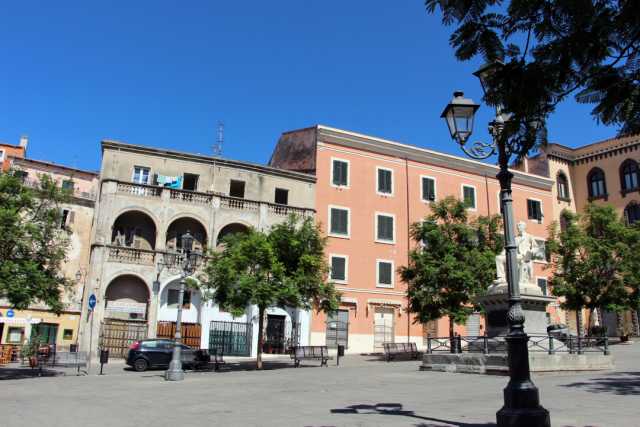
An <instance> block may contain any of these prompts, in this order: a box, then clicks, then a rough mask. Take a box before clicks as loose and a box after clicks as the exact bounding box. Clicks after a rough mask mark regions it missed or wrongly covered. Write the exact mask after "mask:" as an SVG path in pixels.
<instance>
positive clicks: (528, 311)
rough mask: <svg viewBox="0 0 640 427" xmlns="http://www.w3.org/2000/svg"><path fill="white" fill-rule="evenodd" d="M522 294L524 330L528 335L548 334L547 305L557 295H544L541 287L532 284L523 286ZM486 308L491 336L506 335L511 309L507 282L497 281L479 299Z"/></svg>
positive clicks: (488, 333) (488, 330)
mask: <svg viewBox="0 0 640 427" xmlns="http://www.w3.org/2000/svg"><path fill="white" fill-rule="evenodd" d="M521 292H522V294H521V295H520V298H521V301H522V311H524V318H525V321H524V331H525V332H526V333H527V334H528V335H547V326H548V322H547V305H548V304H549V303H551V302H554V301H555V300H556V298H555V297H549V296H544V295H542V292H541V291H540V288H538V287H537V286H535V285H533V284H530V285H527V286H521ZM477 301H478V303H479V304H480V305H482V307H483V308H484V310H485V313H486V316H487V317H486V318H487V325H486V331H487V332H486V333H487V336H489V338H493V337H495V336H498V335H506V334H507V333H508V332H509V324H508V322H507V311H508V310H509V292H508V288H507V285H506V283H504V284H503V283H497V284H494V285H492V286H491V287H490V288H489V292H488V293H487V295H485V296H483V297H480V298H478V299H477Z"/></svg>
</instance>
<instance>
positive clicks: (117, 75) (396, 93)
mask: <svg viewBox="0 0 640 427" xmlns="http://www.w3.org/2000/svg"><path fill="white" fill-rule="evenodd" d="M423 3H424V2H423V1H422V0H397V1H389V0H386V1H385V0H370V1H364V0H349V1H345V0H340V1H339V0H325V1H315V0H305V1H300V0H296V1H294V0H283V1H256V0H249V1H225V2H223V1H204V0H190V1H181V2H179V1H164V0H156V1H146V0H145V1H143V0H136V1H108V2H98V1H77V2H68V1H56V2H54V1H50V0H46V1H39V2H36V1H29V0H21V1H6V2H3V5H2V12H1V13H0V58H2V63H1V66H0V140H2V141H4V142H8V143H13V144H16V143H17V142H18V138H19V136H20V135H21V134H27V135H29V138H30V145H29V153H28V154H29V157H32V158H36V159H45V160H51V161H55V162H58V163H63V164H68V165H71V166H76V167H81V168H89V169H98V167H99V162H100V149H99V141H100V140H101V139H104V138H110V139H116V140H121V141H125V142H129V143H133V144H144V145H151V146H157V147H165V148H172V149H178V150H184V151H191V152H199V153H207V154H208V153H210V152H211V145H212V143H213V142H214V141H215V138H216V123H217V122H218V120H223V121H224V123H225V126H226V132H225V146H224V152H223V155H224V156H225V157H230V158H235V159H241V160H248V161H253V162H259V163H264V162H266V161H267V160H268V158H269V155H270V153H271V150H272V148H273V145H274V143H275V142H276V140H277V138H278V136H279V135H280V133H281V132H283V131H286V130H292V129H297V128H302V127H306V126H310V125H313V124H316V123H322V124H326V125H328V126H334V127H338V128H343V129H348V130H353V131H358V132H363V133H367V134H371V135H375V136H379V137H384V138H389V139H393V140H398V141H401V142H404V143H409V144H414V145H418V146H423V147H428V148H431V149H436V150H441V151H445V152H449V153H454V154H460V151H459V150H458V149H457V147H455V146H454V145H453V143H452V142H451V140H450V138H449V136H448V132H447V130H446V126H445V124H444V123H443V122H442V120H441V119H440V118H439V116H440V113H441V111H442V108H443V107H444V105H445V104H446V103H447V102H448V101H449V99H450V98H451V93H452V92H453V90H454V89H461V90H464V91H465V93H466V94H467V95H468V96H470V97H472V98H473V99H474V100H476V101H479V100H480V98H481V88H480V85H479V83H478V82H477V81H476V79H475V78H474V77H473V76H472V75H471V72H472V71H473V70H474V69H476V68H477V66H478V63H459V62H457V61H456V60H455V58H454V56H453V51H452V49H451V48H450V47H449V45H448V43H447V41H448V37H449V34H450V31H451V28H446V27H443V26H442V24H441V23H440V20H439V18H438V17H437V16H431V15H427V13H426V12H425V11H424V6H423ZM589 111H590V108H589V107H588V106H581V105H575V104H574V103H573V102H571V103H567V104H564V105H562V106H561V107H560V108H559V110H558V112H557V114H556V115H555V116H554V117H553V118H552V120H551V121H550V123H549V127H550V139H551V140H553V141H555V142H560V143H562V144H566V145H570V146H575V145H579V144H586V143H590V142H594V141H596V140H599V139H603V138H607V137H610V136H613V135H614V134H615V129H613V128H607V127H603V126H598V125H596V123H595V122H594V121H593V119H592V118H591V116H590V115H589ZM490 114H491V111H490V110H489V109H488V108H486V107H483V108H482V109H481V110H480V113H479V114H478V118H477V122H476V134H475V136H476V137H479V138H487V133H486V130H485V128H486V125H485V123H486V122H487V121H488V119H489V116H490Z"/></svg>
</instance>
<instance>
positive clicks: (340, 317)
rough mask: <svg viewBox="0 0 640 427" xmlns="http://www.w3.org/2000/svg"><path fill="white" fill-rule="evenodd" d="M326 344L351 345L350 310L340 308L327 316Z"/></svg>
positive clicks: (329, 345)
mask: <svg viewBox="0 0 640 427" xmlns="http://www.w3.org/2000/svg"><path fill="white" fill-rule="evenodd" d="M326 345H327V347H329V348H337V347H338V345H343V346H344V348H348V345H349V310H338V311H337V312H335V313H330V314H329V316H328V317H327V332H326Z"/></svg>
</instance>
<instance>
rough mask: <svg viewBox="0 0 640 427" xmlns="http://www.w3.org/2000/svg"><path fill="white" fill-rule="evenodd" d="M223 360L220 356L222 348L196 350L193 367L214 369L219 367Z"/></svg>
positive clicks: (196, 368)
mask: <svg viewBox="0 0 640 427" xmlns="http://www.w3.org/2000/svg"><path fill="white" fill-rule="evenodd" d="M224 363H225V361H224V359H223V357H222V350H220V351H218V349H217V348H214V349H212V350H210V351H209V350H197V351H196V352H195V358H194V365H193V369H195V370H211V368H212V367H213V370H214V371H218V370H219V369H220V365H224Z"/></svg>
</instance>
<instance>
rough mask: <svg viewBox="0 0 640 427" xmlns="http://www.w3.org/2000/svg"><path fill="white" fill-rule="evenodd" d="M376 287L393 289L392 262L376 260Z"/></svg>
mask: <svg viewBox="0 0 640 427" xmlns="http://www.w3.org/2000/svg"><path fill="white" fill-rule="evenodd" d="M376 263H377V272H376V285H377V286H378V287H380V288H393V261H385V260H380V259H379V260H377V261H376Z"/></svg>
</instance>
